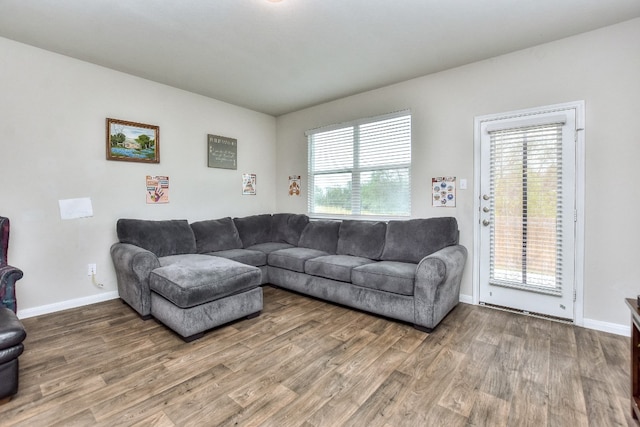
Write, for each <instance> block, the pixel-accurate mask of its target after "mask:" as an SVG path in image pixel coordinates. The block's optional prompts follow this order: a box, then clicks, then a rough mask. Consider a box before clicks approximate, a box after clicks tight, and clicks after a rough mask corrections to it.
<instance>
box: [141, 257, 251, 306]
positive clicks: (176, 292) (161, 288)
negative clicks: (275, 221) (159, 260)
mask: <svg viewBox="0 0 640 427" xmlns="http://www.w3.org/2000/svg"><path fill="white" fill-rule="evenodd" d="M259 285H260V269H258V268H256V267H253V266H250V265H244V264H240V263H238V262H235V261H231V260H228V259H224V258H217V257H210V256H199V255H193V257H192V258H190V259H184V260H182V262H180V263H175V264H171V265H168V266H166V267H159V268H156V269H155V270H153V271H152V272H151V275H150V276H149V287H150V288H151V290H152V291H154V292H156V293H158V294H160V295H162V296H163V297H164V298H166V299H167V300H169V301H171V302H172V303H173V304H175V305H177V306H178V307H181V308H188V307H193V306H196V305H199V304H204V303H206V302H209V301H214V300H217V299H220V298H223V297H226V296H229V295H232V294H236V293H238V292H242V291H245V290H248V289H251V288H255V287H257V286H259Z"/></svg>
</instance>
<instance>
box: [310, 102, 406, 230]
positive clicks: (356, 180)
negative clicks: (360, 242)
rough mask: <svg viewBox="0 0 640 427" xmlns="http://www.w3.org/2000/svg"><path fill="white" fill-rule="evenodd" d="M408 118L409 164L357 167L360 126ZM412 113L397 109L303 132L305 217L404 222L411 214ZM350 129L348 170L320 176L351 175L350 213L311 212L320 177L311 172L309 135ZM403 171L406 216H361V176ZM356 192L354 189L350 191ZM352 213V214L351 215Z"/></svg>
mask: <svg viewBox="0 0 640 427" xmlns="http://www.w3.org/2000/svg"><path fill="white" fill-rule="evenodd" d="M401 117H408V118H409V132H410V136H409V153H408V154H409V161H408V162H399V163H396V164H392V165H377V166H361V165H360V131H359V130H360V127H361V126H363V125H368V124H372V123H376V122H383V121H386V120H390V119H395V118H401ZM412 120H413V117H412V114H411V110H409V109H406V110H400V111H395V112H392V113H387V114H382V115H379V116H373V117H366V118H361V119H357V120H353V121H349V122H342V123H337V124H332V125H327V126H322V127H319V128H314V129H310V130H308V131H306V132H305V136H306V137H307V153H308V164H307V182H308V186H307V189H308V195H307V215H308V216H309V217H310V218H312V219H361V220H372V221H374V220H391V219H408V218H410V217H411V215H412V206H411V201H412V200H411V199H412V196H413V195H412V192H411V182H412V176H411V173H412V163H413V159H412V151H413V133H412V124H413V123H412ZM351 127H353V128H354V132H353V134H354V139H353V163H352V166H351V167H348V168H337V169H335V170H331V171H323V173H322V174H329V173H351V174H352V177H351V178H352V179H351V183H352V187H351V188H352V195H353V194H354V193H355V194H356V197H352V199H351V212H352V213H351V214H338V213H316V212H313V206H314V203H315V176H316V175H322V174H320V173H315V171H313V170H312V167H313V160H314V155H315V153H314V150H313V141H312V137H313V135H316V134H320V133H325V132H331V131H337V130H340V129H346V128H351ZM399 169H406V170H407V175H408V182H407V185H408V188H407V195H408V196H407V200H406V202H407V204H408V212H407V214H406V215H392V214H375V215H367V214H362V212H361V208H362V203H361V198H360V197H359V195H360V194H361V192H360V189H361V185H360V182H361V180H360V177H361V175H362V174H363V173H367V172H372V171H376V170H378V171H379V170H399ZM354 189H356V190H354ZM354 206H357V208H358V209H354ZM354 211H355V212H354Z"/></svg>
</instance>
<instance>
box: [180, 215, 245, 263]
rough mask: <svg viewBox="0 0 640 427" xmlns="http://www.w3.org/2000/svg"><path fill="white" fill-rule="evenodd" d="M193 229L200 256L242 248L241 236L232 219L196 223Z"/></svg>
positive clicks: (192, 225)
mask: <svg viewBox="0 0 640 427" xmlns="http://www.w3.org/2000/svg"><path fill="white" fill-rule="evenodd" d="M191 229H192V230H193V234H194V235H195V237H196V250H197V252H198V253H199V254H206V253H208V252H216V251H226V250H229V249H241V248H242V240H240V234H238V229H237V228H236V225H235V223H234V222H233V220H232V219H231V217H226V218H220V219H212V220H208V221H198V222H194V223H193V224H191Z"/></svg>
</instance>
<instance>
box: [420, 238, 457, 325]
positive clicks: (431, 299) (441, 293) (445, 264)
mask: <svg viewBox="0 0 640 427" xmlns="http://www.w3.org/2000/svg"><path fill="white" fill-rule="evenodd" d="M466 262H467V249H466V248H465V247H464V246H462V245H454V246H448V247H446V248H444V249H441V250H439V251H437V252H434V253H432V254H431V255H428V256H426V257H424V258H422V260H421V261H420V263H419V264H418V267H417V269H416V278H415V284H414V301H415V302H414V303H415V325H416V327H418V328H420V329H427V330H430V329H433V328H435V327H436V325H438V323H440V321H441V320H442V319H444V317H445V316H446V315H447V313H449V311H451V310H452V309H453V307H455V306H456V305H457V304H458V302H459V301H460V282H461V281H462V272H463V271H464V265H465V263H466Z"/></svg>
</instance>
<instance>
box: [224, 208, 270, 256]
mask: <svg viewBox="0 0 640 427" xmlns="http://www.w3.org/2000/svg"><path fill="white" fill-rule="evenodd" d="M233 222H234V223H235V224H236V228H237V229H238V233H239V234H240V240H242V247H243V248H248V247H249V246H253V245H257V244H258V243H267V242H269V241H271V214H262V215H251V216H246V217H243V218H234V219H233Z"/></svg>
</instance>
